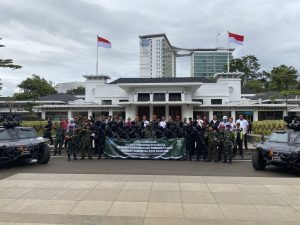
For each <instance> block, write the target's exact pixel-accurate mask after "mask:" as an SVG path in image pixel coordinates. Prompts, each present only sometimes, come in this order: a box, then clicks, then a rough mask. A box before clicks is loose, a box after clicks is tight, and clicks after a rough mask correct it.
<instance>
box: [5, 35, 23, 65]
mask: <svg viewBox="0 0 300 225" xmlns="http://www.w3.org/2000/svg"><path fill="white" fill-rule="evenodd" d="M1 39H2V38H0V40H1ZM1 47H5V45H1V44H0V48H1ZM0 67H3V68H11V69H21V68H22V66H20V65H16V64H14V62H13V60H12V59H0Z"/></svg>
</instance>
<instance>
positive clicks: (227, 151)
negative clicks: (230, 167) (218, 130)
mask: <svg viewBox="0 0 300 225" xmlns="http://www.w3.org/2000/svg"><path fill="white" fill-rule="evenodd" d="M233 142H234V133H233V132H232V131H231V130H225V131H224V151H223V162H224V163H226V162H227V159H228V162H229V163H231V162H232V156H233V148H232V147H233Z"/></svg>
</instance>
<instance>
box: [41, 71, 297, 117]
mask: <svg viewBox="0 0 300 225" xmlns="http://www.w3.org/2000/svg"><path fill="white" fill-rule="evenodd" d="M84 77H85V78H86V82H85V88H86V91H85V93H86V94H85V98H84V99H77V100H73V101H68V102H67V103H66V102H61V103H58V102H51V99H49V101H48V102H49V103H50V104H45V102H44V104H43V105H40V106H37V107H36V109H37V110H38V111H40V112H41V115H42V118H43V119H47V118H52V119H54V120H59V119H65V118H71V117H76V116H80V115H81V116H93V117H99V116H101V115H104V116H108V115H112V116H115V115H119V116H122V117H123V118H124V119H127V118H128V117H131V119H134V118H135V117H139V118H141V117H142V116H143V115H146V116H147V118H150V119H151V118H152V116H153V115H157V116H158V117H159V118H161V116H166V117H168V116H173V117H175V116H177V115H179V116H180V117H181V118H184V117H187V118H189V117H193V118H195V117H196V116H197V115H201V116H203V115H206V116H208V117H209V119H212V117H213V115H214V114H216V115H218V117H219V118H221V117H222V116H223V115H226V116H229V117H233V118H234V119H236V118H237V117H238V115H240V114H244V115H245V116H246V118H247V119H249V120H250V121H257V120H263V119H282V118H283V116H284V115H286V114H287V111H286V105H285V104H284V103H280V102H275V103H272V102H263V101H262V100H261V99H258V100H251V98H253V97H254V96H255V93H250V94H249V93H247V92H245V91H244V92H243V93H242V88H241V79H240V74H239V73H229V74H228V73H217V74H215V78H216V82H212V81H210V80H208V79H207V78H205V77H170V78H119V79H116V80H114V81H112V82H108V80H109V79H110V78H109V77H108V76H103V75H101V76H100V75H99V76H97V75H85V76H84ZM294 107H295V105H294Z"/></svg>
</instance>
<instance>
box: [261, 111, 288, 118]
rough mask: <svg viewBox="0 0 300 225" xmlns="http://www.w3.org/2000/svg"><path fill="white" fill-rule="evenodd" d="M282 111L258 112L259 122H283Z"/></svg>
mask: <svg viewBox="0 0 300 225" xmlns="http://www.w3.org/2000/svg"><path fill="white" fill-rule="evenodd" d="M282 118H283V112H282V111H258V120H282Z"/></svg>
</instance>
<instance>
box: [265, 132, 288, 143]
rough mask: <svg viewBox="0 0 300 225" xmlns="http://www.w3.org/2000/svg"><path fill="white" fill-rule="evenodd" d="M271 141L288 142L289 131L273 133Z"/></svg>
mask: <svg viewBox="0 0 300 225" xmlns="http://www.w3.org/2000/svg"><path fill="white" fill-rule="evenodd" d="M269 141H271V142H281V143H282V142H283V143H287V142H288V133H287V132H282V133H281V132H278V133H273V134H272V135H271V136H270V138H269Z"/></svg>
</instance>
